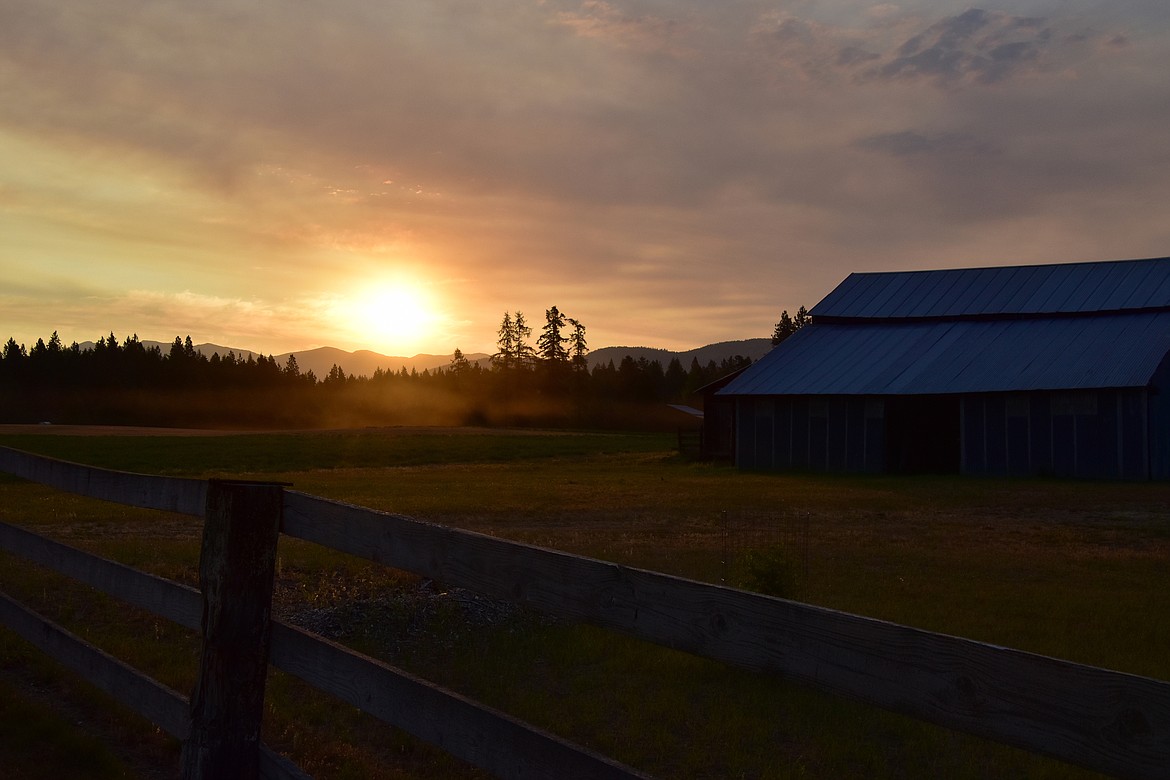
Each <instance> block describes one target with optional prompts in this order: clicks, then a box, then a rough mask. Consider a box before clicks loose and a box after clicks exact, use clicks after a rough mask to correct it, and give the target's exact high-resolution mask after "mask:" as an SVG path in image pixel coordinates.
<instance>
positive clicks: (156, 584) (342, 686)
mask: <svg viewBox="0 0 1170 780" xmlns="http://www.w3.org/2000/svg"><path fill="white" fill-rule="evenodd" d="M0 471H6V472H9V473H12V474H15V475H17V476H20V477H23V478H26V479H30V480H33V481H36V482H40V483H43V484H46V485H50V486H53V487H55V488H58V489H61V490H66V491H70V492H74V493H79V494H82V495H86V496H91V497H94V498H99V499H105V500H110V501H117V502H119V503H124V504H129V505H132V506H138V507H146V508H151V509H159V510H164V511H170V512H180V513H184V514H189V515H196V516H201V517H204V519H205V524H204V537H203V550H202V555H201V562H200V583H201V590H202V593H201V592H200V591H197V590H194V589H191V588H188V587H185V586H182V585H179V584H177V583H173V582H170V581H168V580H164V579H160V578H158V577H154V576H152V575H149V574H145V573H142V572H139V571H136V570H134V569H130V568H128V567H125V566H122V565H121V564H117V563H113V562H111V561H107V560H103V559H101V558H98V557H95V556H92V555H89V554H88V553H84V552H81V551H78V550H75V549H72V548H69V547H67V546H65V545H62V544H59V543H57V542H53V541H50V540H48V539H45V538H42V537H40V536H37V535H35V534H31V533H29V532H27V531H24V530H21V529H19V528H16V527H14V526H11V525H5V524H0V548H3V549H6V550H9V551H10V552H13V553H15V554H17V555H20V556H23V557H25V558H28V559H29V560H32V561H34V562H36V563H39V564H42V565H45V566H48V567H51V568H53V569H56V570H57V571H60V572H62V573H65V574H67V575H69V576H71V577H74V578H76V579H78V580H80V581H82V582H85V583H87V584H89V585H92V586H94V587H96V588H98V589H100V590H102V591H105V592H106V593H109V594H110V595H112V596H115V597H117V598H120V599H123V600H125V601H127V602H129V603H132V604H135V605H137V606H140V607H144V608H146V609H148V610H150V611H152V612H154V613H156V614H158V615H160V616H163V617H165V618H168V619H170V620H173V621H175V622H176V623H179V624H181V625H184V626H187V627H189V628H193V629H196V630H202V631H203V632H204V638H203V647H204V650H203V659H202V661H201V666H200V675H199V680H198V682H197V683H196V686H195V691H194V692H193V693H192V696H191V698H190V700H188V699H187V698H185V697H183V696H182V695H181V694H179V693H176V692H174V691H171V690H169V689H167V688H165V687H163V686H161V685H160V684H159V683H157V682H155V681H153V680H150V679H149V678H146V677H145V676H143V675H142V674H140V673H139V672H137V671H135V670H133V669H131V668H130V667H128V666H127V665H126V664H124V663H122V662H121V661H118V660H117V659H115V658H112V657H110V656H108V655H107V654H105V653H103V652H101V651H100V650H97V649H96V648H93V647H92V646H90V645H88V644H87V643H85V642H84V641H82V640H80V639H79V638H77V637H75V636H73V635H71V634H69V633H68V632H67V631H65V630H64V629H62V628H60V627H58V626H55V625H53V624H51V623H50V622H48V621H46V620H44V619H43V618H41V617H39V616H37V615H36V614H34V613H32V612H30V611H28V610H27V609H26V608H24V607H23V606H21V605H20V604H18V603H16V602H14V601H13V600H11V599H9V598H7V597H2V598H0V623H3V624H5V625H7V626H9V627H10V628H12V629H13V630H15V631H16V632H17V633H19V634H20V635H22V636H23V637H25V638H26V639H27V640H28V641H30V642H32V643H33V644H34V645H36V646H37V647H39V648H41V649H42V650H44V651H45V652H47V653H49V654H50V655H52V656H54V657H55V658H57V659H58V660H60V661H61V662H62V663H64V664H65V665H66V666H68V667H70V668H72V669H73V670H75V671H77V672H78V673H80V674H82V675H83V676H85V677H87V678H88V679H90V680H91V681H92V682H94V683H95V684H97V685H98V686H99V687H101V688H103V689H105V690H106V691H108V692H110V693H112V694H114V695H115V696H116V697H117V698H119V699H120V700H122V701H123V702H125V703H126V704H128V705H130V706H131V707H133V708H134V709H136V710H137V711H139V712H140V713H142V714H143V715H145V716H146V717H148V718H149V719H151V720H152V721H153V722H154V723H156V724H157V725H159V726H160V727H162V728H163V729H165V730H166V731H168V732H169V733H171V734H173V735H175V736H176V737H178V738H179V739H181V740H184V751H183V768H184V777H187V778H195V777H213V776H216V774H215V771H218V770H215V769H214V768H215V767H221V768H222V767H225V766H235V764H231V763H224V762H232V761H240V760H241V758H240V757H241V756H243V757H244V758H243V761H244V765H245V766H247V765H248V763H247V762H249V761H251V762H252V765H254V766H255V767H258V772H259V775H260V776H262V777H270V778H297V777H304V776H305V775H304V774H303V773H302V772H301V771H300V770H299V769H298V768H297V767H296V766H295V765H293V764H292V763H291V762H289V761H288V760H287V759H285V758H283V757H281V756H279V755H277V754H275V753H273V752H272V751H270V750H267V749H266V748H264V746H263V745H261V744H260V743H259V739H258V729H259V705H260V704H262V698H260V699H255V697H254V696H253V699H252V700H251V701H247V702H240V701H236V700H238V699H246V698H248V697H247V696H223V695H222V689H223V686H224V685H225V681H224V680H223V679H220V678H219V676H220V675H221V674H223V673H224V670H225V668H231V670H232V673H233V674H235V675H236V676H237V679H235V680H234V681H233V682H231V683H230V684H231V685H232V686H233V688H232V690H235V689H236V688H238V687H240V686H243V687H247V686H248V685H249V684H251V683H249V682H248V680H247V679H245V680H243V681H242V682H241V681H240V679H238V678H239V677H241V676H242V677H244V678H248V677H249V675H251V678H252V679H253V680H255V678H256V675H257V672H256V670H255V669H253V670H252V671H241V669H240V665H241V663H244V662H242V661H241V660H240V659H241V658H243V657H244V656H249V657H252V658H255V659H258V660H257V661H256V662H255V663H257V664H259V666H258V667H257V668H258V669H259V670H260V672H261V673H260V674H259V681H260V691H259V696H260V697H262V695H263V687H262V686H263V674H262V671H263V669H265V668H266V664H267V663H269V662H270V663H271V664H272V665H274V666H276V667H277V668H279V669H282V670H284V671H286V672H288V673H290V674H293V675H295V676H297V677H300V678H301V679H303V680H305V681H307V682H308V683H310V684H312V685H314V686H316V687H318V688H320V689H321V690H324V691H327V692H328V693H330V694H332V695H335V696H337V697H339V698H341V699H343V700H344V701H346V702H348V703H350V704H352V705H353V706H355V707H357V708H359V709H361V710H363V711H365V712H368V713H370V714H372V715H374V716H376V717H378V718H380V719H381V720H383V721H385V722H386V723H389V724H391V725H393V726H396V727H398V728H401V729H403V730H405V731H407V732H409V733H411V734H413V735H415V736H417V737H419V738H420V739H422V740H425V741H427V742H430V743H432V744H434V745H437V746H439V747H440V748H442V749H444V750H445V751H447V752H448V753H450V754H452V755H454V756H457V757H459V758H461V759H463V760H465V761H467V762H469V763H471V764H473V765H475V766H478V767H482V768H484V769H486V770H488V771H489V772H491V773H493V774H495V775H497V776H500V777H509V778H529V777H557V778H561V777H581V778H585V777H589V778H593V777H639V776H643V775H641V774H640V773H639V772H637V771H636V770H633V769H631V768H629V767H624V766H622V765H620V764H618V763H617V762H615V761H612V760H610V759H608V758H606V757H604V756H600V755H597V754H596V753H593V752H590V751H588V750H585V749H583V748H580V747H577V746H574V745H572V744H571V743H569V742H567V741H565V740H563V739H560V738H559V737H556V736H554V735H551V734H549V733H547V732H544V731H542V730H540V729H537V728H535V727H533V726H530V725H528V724H525V723H522V722H520V721H518V720H516V719H514V718H512V717H510V716H508V715H506V714H505V713H501V712H498V711H495V710H493V709H491V708H488V707H486V706H484V705H482V704H479V703H477V702H475V701H472V700H470V699H467V698H465V697H462V696H460V695H458V694H455V693H452V692H450V691H446V690H443V689H442V688H439V687H438V686H435V685H432V684H431V683H429V682H426V681H424V680H421V679H418V678H417V677H415V676H413V675H411V674H409V673H407V672H404V671H402V670H399V669H395V668H394V667H392V666H389V665H387V664H384V663H382V662H379V661H377V660H374V659H371V658H368V657H366V656H363V655H360V654H358V653H355V652H353V651H351V650H348V649H346V648H343V647H341V646H339V645H337V644H334V643H332V642H329V641H327V640H324V639H322V638H320V637H317V636H314V635H313V634H310V633H308V632H306V631H303V630H301V629H298V628H294V627H292V626H289V625H286V624H284V623H281V622H280V621H275V620H271V621H270V620H269V617H268V611H269V609H270V606H269V604H268V603H267V599H268V598H269V597H270V594H271V587H272V582H271V570H270V568H267V566H266V565H259V566H258V565H257V564H256V560H255V558H256V556H260V558H263V557H264V555H265V553H263V551H262V550H263V549H268V548H271V547H274V545H275V534H276V529H279V532H281V533H285V534H287V535H289V536H292V537H296V538H299V539H304V540H307V541H310V542H315V543H318V544H322V545H325V546H327V547H330V548H333V549H336V550H340V551H342V552H346V553H349V554H352V555H357V556H361V557H363V558H367V559H369V560H372V561H376V562H378V563H381V564H384V565H386V566H390V567H394V568H396V569H402V570H406V571H410V572H414V573H417V574H420V575H422V576H425V577H430V578H433V579H435V580H437V581H441V582H443V583H446V584H449V585H454V586H458V587H462V588H467V589H469V590H473V591H477V592H479V593H483V594H486V595H489V596H493V597H495V598H500V599H507V600H510V601H515V602H518V603H522V604H526V605H529V606H531V607H534V608H536V609H538V610H541V611H544V612H547V613H549V614H552V615H557V616H562V617H567V618H571V619H575V620H580V621H585V622H589V623H593V624H596V625H599V626H602V627H605V628H609V629H613V630H616V631H620V632H624V633H626V634H629V635H632V636H635V637H638V638H641V639H644V640H646V641H650V642H654V643H658V644H660V645H664V646H667V647H671V648H676V649H679V650H684V651H687V652H691V653H695V654H698V655H701V656H705V657H708V658H713V659H717V660H720V661H724V662H727V663H730V664H734V665H737V666H740V667H744V668H747V669H752V670H759V671H764V672H770V673H775V674H780V675H784V676H786V677H788V678H791V679H795V680H799V681H802V682H804V683H807V684H808V685H811V686H813V687H815V688H819V689H821V690H825V691H829V692H833V693H836V694H840V695H844V696H848V697H850V698H854V699H858V700H862V701H865V702H869V703H871V704H873V705H876V706H878V707H882V708H884V709H888V710H892V711H895V712H900V713H904V714H907V715H911V716H913V717H916V718H919V719H922V720H925V721H928V722H931V723H935V724H939V725H942V726H946V727H949V728H952V729H955V730H958V731H964V732H967V733H971V734H976V735H979V736H983V737H987V738H990V739H993V740H997V741H999V742H1003V743H1006V744H1009V745H1014V746H1016V747H1020V748H1023V749H1025V750H1029V751H1032V752H1034V753H1039V754H1043V755H1047V756H1050V757H1053V758H1056V759H1058V760H1061V761H1065V762H1068V763H1070V764H1075V765H1079V766H1082V767H1086V768H1089V769H1093V770H1097V771H1101V772H1104V773H1107V774H1113V775H1118V776H1122V777H1136V778H1165V777H1167V774H1168V767H1170V683H1168V682H1165V681H1161V680H1154V679H1150V678H1145V677H1139V676H1135V675H1129V674H1124V673H1121V672H1116V671H1110V670H1107V669H1100V668H1095V667H1089V666H1083V665H1080V664H1074V663H1070V662H1068V661H1062V660H1058V659H1054V658H1049V657H1045V656H1040V655H1035V654H1031V653H1025V652H1021V651H1019V650H1012V649H1009V648H1004V647H999V646H995V645H990V644H985V643H982V642H976V641H972V640H968V639H962V638H957V637H952V636H946V635H942V634H936V633H931V632H927V631H922V630H919V629H915V628H909V627H906V626H900V625H896V624H893V623H888V622H884V621H880V620H873V619H870V618H865V617H859V616H856V615H850V614H846V613H842V612H837V611H834V610H830V609H825V608H821V607H815V606H811V605H807V604H801V603H797V602H793V601H787V600H783V599H777V598H772V597H768V596H763V595H759V594H754V593H748V592H744V591H739V590H734V589H730V588H725V587H720V586H716V585H708V584H704V583H699V582H693V581H690V580H685V579H681V578H677V577H672V576H668V575H664V574H659V573H655V572H650V571H644V570H639V569H633V568H629V567H625V566H619V565H617V564H613V563H607V562H604V561H599V560H593V559H589V558H584V557H580V556H576V555H569V554H567V553H562V552H557V551H555V550H548V549H543V548H539V547H533V546H530V545H525V544H519V543H515V542H509V541H505V540H502V539H497V538H494V537H490V536H485V535H482V534H477V533H473V532H469V531H462V530H458V529H454V528H449V527H445V526H440V525H435V524H432V523H426V522H421V521H419V520H415V519H411V518H408V517H403V516H400V515H394V514H388V513H385V512H378V511H374V510H370V509H365V508H362V507H357V506H351V505H348V504H344V503H340V502H336V501H330V500H327V499H323V498H319V497H316V496H311V495H306V494H303V493H299V492H296V491H293V490H288V489H285V488H284V487H283V486H280V485H272V484H258V483H240V482H218V481H210V482H205V481H198V480H190V479H180V478H171V477H155V476H145V475H140V474H127V473H122V472H115V471H109V470H104V469H95V468H90V467H86V466H80V465H76V464H70V463H65V462H62V461H57V460H52V459H48V458H43V457H39V456H34V455H30V454H27V453H22V452H18V451H15V450H10V449H6V448H0ZM258 529H259V530H258ZM249 546H251V549H252V552H248V549H249ZM256 550H261V552H259V553H257V552H256ZM241 551H242V552H241ZM266 554H267V555H268V556H271V554H272V553H271V551H269V552H268V553H266ZM240 567H243V568H244V569H247V570H248V572H245V573H244V574H243V575H242V574H241V573H240V572H239V568H240ZM233 570H234V571H233ZM257 571H258V572H260V573H259V575H258V576H257V575H256V572H257ZM249 572H250V574H249ZM241 576H242V577H244V579H238V578H239V577H241ZM233 577H236V578H237V579H235V580H233V579H232V578H233ZM246 580H249V581H246ZM265 580H266V582H265ZM225 588H226V589H227V590H230V592H231V596H232V598H231V601H233V602H239V601H242V600H247V599H244V598H242V596H241V593H240V590H239V589H240V588H248V589H253V588H254V589H255V592H256V593H259V594H260V595H259V596H258V597H257V598H255V599H252V601H253V602H254V603H252V604H251V605H250V606H247V607H243V608H241V609H236V606H238V604H237V605H236V606H233V607H232V608H231V609H232V610H235V612H236V613H238V614H222V613H224V612H227V611H228V610H227V608H226V607H225V606H224V605H223V604H222V600H219V599H218V596H219V595H222V594H224V593H225ZM265 594H267V595H265ZM217 601H219V602H221V603H216V602H217ZM245 613H248V614H245ZM249 614H250V615H251V616H249ZM257 616H258V617H257ZM257 620H259V621H260V623H259V625H260V629H259V630H257V623H256V621H257ZM248 643H253V644H251V645H249V644H248ZM265 645H267V647H265ZM233 653H235V655H233ZM266 656H267V658H266ZM224 659H233V660H232V662H231V663H225V660H224ZM244 665H246V663H244ZM253 687H254V686H253ZM217 691H220V693H217ZM232 707H236V708H238V709H239V711H240V713H242V714H239V715H238V721H237V725H236V727H235V732H234V733H216V732H215V728H214V725H213V723H219V722H222V721H223V720H224V718H223V717H222V715H223V712H224V710H223V709H222V708H232ZM212 714H217V715H220V716H221V717H216V718H213V717H211V715H212ZM233 717H237V716H233ZM249 771H250V770H249Z"/></svg>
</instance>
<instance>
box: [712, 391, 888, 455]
mask: <svg viewBox="0 0 1170 780" xmlns="http://www.w3.org/2000/svg"><path fill="white" fill-rule="evenodd" d="M736 402H737V405H736V453H735V454H736V464H737V465H739V466H740V467H742V468H745V469H755V470H772V469H775V470H786V469H801V470H805V469H807V470H810V471H844V472H870V473H878V472H881V471H882V470H883V468H884V465H885V430H884V419H883V409H884V407H883V402H882V400H881V399H880V398H864V397H851V396H836V397H804V396H741V397H739V398H737V399H736Z"/></svg>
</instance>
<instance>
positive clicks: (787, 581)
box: [740, 547, 798, 599]
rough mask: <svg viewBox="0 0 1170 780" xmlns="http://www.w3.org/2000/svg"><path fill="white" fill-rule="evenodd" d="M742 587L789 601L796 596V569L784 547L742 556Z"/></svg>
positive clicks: (752, 552)
mask: <svg viewBox="0 0 1170 780" xmlns="http://www.w3.org/2000/svg"><path fill="white" fill-rule="evenodd" d="M740 570H741V571H742V572H743V575H742V577H741V580H742V583H743V585H742V587H743V588H744V589H746V590H752V591H755V592H757V593H763V594H765V595H768V596H777V597H779V598H785V599H790V598H794V597H795V596H796V587H797V584H798V583H797V572H798V567H797V565H796V561H794V560H793V558H792V555H791V554H790V553H789V551H788V550H787V549H786V548H784V547H763V548H759V549H755V550H748V551H747V552H745V553H744V554H743V558H742V562H741V566H740Z"/></svg>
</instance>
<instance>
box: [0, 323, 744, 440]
mask: <svg viewBox="0 0 1170 780" xmlns="http://www.w3.org/2000/svg"><path fill="white" fill-rule="evenodd" d="M497 337H498V338H497V351H496V352H495V354H493V355H492V357H491V359H490V361H489V362H488V364H487V365H479V364H478V363H476V362H472V361H470V360H468V359H467V358H466V357H465V356H464V355H463V353H462V352H461V351H460V350H458V349H456V350H455V353H454V355H453V357H452V360H451V362H450V364H449V365H448V366H447V367H445V368H438V369H432V370H426V371H422V372H418V371H407V370H406V369H405V367H403V368H401V369H400V370H398V371H389V370H382V369H379V370H377V371H375V372H374V374H373V375H372V376H354V375H352V374H349V373H347V372H346V371H345V370H344V368H343V367H342V366H340V365H334V366H333V367H332V368H331V369H330V371H329V372H328V374H326V375H325V376H323V377H317V376H316V375H315V374H314V373H313V372H312V371H302V370H301V368H300V367H299V366H298V364H297V361H296V357H295V355H290V356H289V357H288V358H287V360H286V361H285V362H284V364H283V365H282V364H278V362H277V360H276V358H275V357H272V356H265V355H259V356H254V355H251V354H249V355H246V356H241V355H236V354H235V353H232V352H229V353H228V354H226V355H220V354H219V353H215V354H212V355H210V356H207V355H204V354H202V353H200V352H199V351H198V350H197V349H196V348H195V346H194V344H193V343H192V340H191V337H190V336H187V337H186V339H181V338H178V337H176V338H175V340H174V341H173V342H172V343H171V345H170V347H169V349H166V350H164V349H162V348H160V347H158V346H153V345H151V346H148V345H146V344H144V343H143V342H142V341H141V340H140V339H139V338H138V336H137V335H133V336H129V337H127V338H125V339H121V340H120V339H119V338H118V337H116V336H115V334H113V333H110V334H108V335H107V336H103V337H102V338H100V339H98V341H97V342H96V343H95V344H94V346H93V347H90V348H85V349H83V348H81V347H80V346H79V345H78V344H77V343H76V342H74V343H72V344H70V345H69V346H65V345H64V344H63V343H62V341H61V339H60V338H59V336H58V334H57V333H56V332H54V333H53V334H52V335H51V336H50V337H49V338H48V340H45V339H38V340H37V342H36V344H35V345H33V347H32V348H31V349H26V347H25V346H24V345H23V344H18V343H17V342H16V341H15V340H14V339H12V338H9V339H8V341H7V343H6V344H5V345H4V347H3V349H2V350H0V421H3V422H24V423H28V422H41V421H45V422H55V423H78V424H117V425H159V426H192V427H208V426H220V427H239V428H257V427H289V426H302V427H319V426H326V427H334V426H335V427H348V426H354V425H402V424H421V425H460V424H477V425H549V426H583V427H612V428H630V427H633V428H656V429H670V428H672V427H677V426H678V424H679V423H680V419H679V417H678V416H677V412H673V411H671V410H670V409H669V408H668V407H667V404H670V403H688V402H689V403H691V404H693V405H698V403H699V402H698V401H697V399H696V398H695V397H694V396H695V393H696V391H697V390H698V389H700V388H701V387H703V386H704V385H706V384H708V383H710V382H712V381H714V380H716V379H718V378H720V377H721V376H723V375H725V374H727V373H730V372H731V371H735V370H738V369H740V368H743V367H744V366H746V365H748V364H749V363H750V360H749V359H747V358H743V357H736V358H731V359H727V360H723V361H721V362H719V363H716V362H715V361H708V363H707V364H706V365H700V364H699V362H698V361H697V360H693V361H691V364H690V365H689V366H683V365H682V363H681V362H680V361H679V360H678V359H677V358H676V359H673V360H671V361H670V362H669V363H668V364H667V365H666V366H663V365H662V363H661V362H660V361H657V360H647V359H645V358H641V359H635V358H633V357H630V356H627V357H625V358H624V359H623V360H622V361H620V362H619V363H617V364H615V363H614V362H613V361H612V360H611V361H607V362H606V363H604V364H597V365H594V366H593V367H590V366H589V362H588V359H587V358H588V344H587V341H586V331H585V326H584V325H583V324H581V322H580V321H578V320H576V319H573V318H570V317H567V316H565V315H564V314H563V313H562V312H561V311H560V310H559V309H558V308H557V307H556V306H553V307H550V308H549V309H548V310H546V312H545V322H544V325H543V326H542V327H541V329H540V331H539V335H538V336H537V338H536V341H535V344H533V343H532V329H531V327H530V326H529V325H528V323H527V321H526V319H525V317H524V315H523V313H521V312H519V311H516V312H505V314H504V317H503V320H502V322H501V324H500V329H499V332H498V334H497Z"/></svg>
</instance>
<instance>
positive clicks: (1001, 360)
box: [719, 312, 1170, 395]
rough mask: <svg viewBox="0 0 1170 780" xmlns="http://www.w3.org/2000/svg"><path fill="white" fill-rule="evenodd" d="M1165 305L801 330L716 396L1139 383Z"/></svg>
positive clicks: (1168, 328) (1164, 343)
mask: <svg viewBox="0 0 1170 780" xmlns="http://www.w3.org/2000/svg"><path fill="white" fill-rule="evenodd" d="M1167 353H1170V312H1137V313H1121V314H1102V315H1099V316H1096V317H1051V318H1041V319H1030V320H1018V319H1004V320H965V321H913V320H907V321H901V322H879V323H873V322H870V323H848V322H841V323H837V322H834V323H827V324H817V323H815V322H814V323H813V324H812V325H810V326H808V327H806V328H803V329H801V330H800V331H798V332H797V333H796V334H794V335H793V336H792V337H790V338H789V339H787V340H786V341H784V342H783V343H782V344H780V345H779V346H778V347H776V348H775V349H773V350H772V351H771V352H770V353H769V354H767V355H765V356H764V357H763V358H761V359H760V360H759V361H757V362H756V363H755V364H753V365H752V366H750V367H749V368H748V369H747V370H746V371H744V372H743V374H741V375H740V376H739V377H738V378H736V379H735V380H733V381H732V382H731V383H729V384H728V385H727V387H725V388H724V389H723V390H721V391H719V394H720V395H794V394H795V395H888V394H945V393H972V392H999V391H1021V390H1059V389H1089V388H1097V387H1144V386H1146V385H1148V384H1149V383H1150V381H1151V379H1152V378H1153V375H1154V372H1155V371H1156V370H1157V368H1158V365H1159V364H1160V363H1161V361H1162V360H1163V358H1165V357H1166V355H1167Z"/></svg>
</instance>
